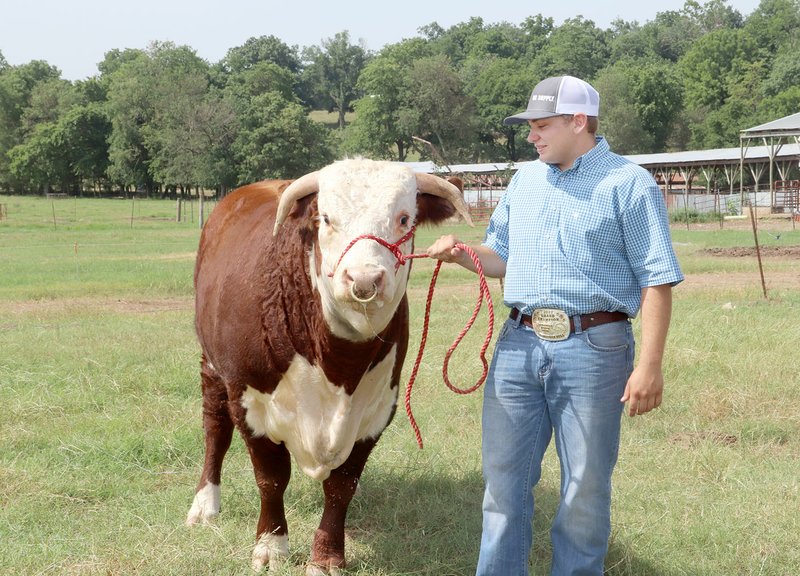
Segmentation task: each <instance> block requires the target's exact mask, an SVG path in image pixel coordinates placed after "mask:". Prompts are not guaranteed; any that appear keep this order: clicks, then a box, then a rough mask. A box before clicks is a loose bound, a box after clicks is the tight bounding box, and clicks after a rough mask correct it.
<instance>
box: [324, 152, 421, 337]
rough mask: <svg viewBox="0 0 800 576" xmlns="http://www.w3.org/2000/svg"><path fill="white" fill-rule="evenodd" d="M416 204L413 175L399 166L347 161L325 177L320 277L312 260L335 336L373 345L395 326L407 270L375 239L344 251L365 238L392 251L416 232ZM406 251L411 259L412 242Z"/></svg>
mask: <svg viewBox="0 0 800 576" xmlns="http://www.w3.org/2000/svg"><path fill="white" fill-rule="evenodd" d="M416 199H417V181H416V177H415V174H414V172H413V171H411V170H410V169H408V168H406V167H404V166H402V165H399V164H393V163H391V162H373V161H369V160H347V161H342V162H336V163H334V164H332V165H330V166H327V167H325V168H323V169H322V170H321V171H320V172H319V192H318V195H317V206H318V210H319V220H320V221H319V247H320V253H321V254H322V262H321V266H319V269H320V270H321V273H320V274H319V275H317V274H316V272H315V270H316V269H317V266H316V265H315V264H316V263H315V262H314V261H313V258H314V254H313V253H312V255H311V256H312V266H311V274H312V278H313V280H314V283H315V286H316V288H317V290H318V291H319V293H320V296H321V298H322V303H323V310H324V313H325V318H326V320H327V322H328V325H329V326H330V327H331V330H332V331H333V332H334V334H336V335H338V336H340V337H342V338H347V339H349V340H363V339H368V338H373V337H374V336H375V335H376V334H377V333H378V332H380V331H381V330H383V328H385V327H386V325H387V324H388V322H389V321H390V320H391V318H392V316H393V315H394V313H395V310H396V309H397V306H398V304H399V303H400V301H401V300H402V298H403V294H404V293H405V290H406V283H407V281H408V269H409V266H408V264H405V265H403V266H400V267H399V268H397V259H396V258H395V256H394V255H393V254H392V252H391V251H390V250H388V249H387V248H386V247H385V246H382V245H381V244H379V243H378V242H375V241H374V240H370V239H362V240H359V241H358V242H356V243H355V244H354V245H353V246H351V247H350V249H349V250H347V252H346V253H345V249H346V248H347V247H348V245H350V243H351V242H352V241H353V240H354V239H356V238H358V237H359V236H362V235H365V234H369V235H372V236H376V237H379V238H382V239H384V240H385V241H387V242H388V243H390V244H393V243H395V242H397V241H398V240H400V239H401V238H402V237H403V236H404V235H406V234H407V233H408V231H409V230H410V229H411V227H412V226H413V225H414V220H415V218H416V214H417V201H416ZM400 248H401V250H402V252H403V253H404V254H408V253H410V252H411V248H412V241H411V239H409V240H408V241H406V242H405V243H404V244H403V245H401V246H400ZM343 253H344V255H343V256H342V254H343ZM340 258H341V261H340Z"/></svg>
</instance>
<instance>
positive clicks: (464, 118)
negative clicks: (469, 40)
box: [405, 56, 476, 163]
mask: <svg viewBox="0 0 800 576" xmlns="http://www.w3.org/2000/svg"><path fill="white" fill-rule="evenodd" d="M410 82H411V90H410V94H411V109H407V110H406V111H405V112H406V114H405V117H406V118H407V120H406V121H407V122H408V124H407V126H409V127H411V128H412V131H413V133H414V135H415V136H416V137H418V138H421V139H423V140H425V141H430V142H432V144H433V145H434V147H435V150H436V152H434V151H432V150H427V151H426V150H425V149H424V148H422V149H420V152H421V153H422V155H423V156H424V157H428V158H432V159H434V160H436V161H438V162H439V163H450V162H452V161H453V160H454V159H455V158H458V157H469V156H468V155H469V154H470V153H471V152H472V148H473V146H474V144H473V143H474V139H475V134H476V130H475V126H474V120H473V118H474V102H473V100H472V98H470V97H469V96H468V95H467V94H466V93H465V92H464V88H463V85H462V83H461V79H460V78H459V77H458V75H457V74H456V73H455V71H454V70H453V68H452V67H451V66H450V62H449V61H448V59H447V58H446V57H445V56H433V57H431V58H426V59H423V60H420V61H418V62H416V63H415V64H414V67H413V68H412V69H411V71H410ZM436 154H439V155H440V156H441V157H440V158H436Z"/></svg>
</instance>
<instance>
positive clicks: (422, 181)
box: [416, 173, 473, 226]
mask: <svg viewBox="0 0 800 576" xmlns="http://www.w3.org/2000/svg"><path fill="white" fill-rule="evenodd" d="M416 176H417V190H418V191H419V194H417V222H418V223H423V222H425V221H428V222H435V223H438V222H441V221H442V220H445V219H446V218H448V217H449V216H452V215H453V213H454V212H453V211H452V210H451V208H452V209H455V211H457V212H458V213H459V214H460V215H461V217H462V218H463V219H464V221H465V222H466V223H467V224H469V225H470V226H472V225H473V224H472V218H471V217H470V215H469V207H468V206H467V204H466V202H464V194H463V187H464V185H463V182H462V181H461V179H460V178H457V177H450V178H448V179H447V180H445V179H444V178H440V177H438V176H434V175H432V174H423V173H418V174H417V175H416ZM425 196H435V197H438V198H439V199H440V200H442V201H445V202H447V203H448V204H449V205H450V208H445V207H443V206H438V205H437V203H436V202H434V201H433V199H429V200H427V201H426V200H424V197H425ZM421 198H422V200H423V201H422V202H420V199H421ZM448 212H449V216H443V214H445V213H448Z"/></svg>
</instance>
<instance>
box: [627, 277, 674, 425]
mask: <svg viewBox="0 0 800 576" xmlns="http://www.w3.org/2000/svg"><path fill="white" fill-rule="evenodd" d="M641 314H642V345H641V353H640V355H639V362H638V363H637V365H636V368H634V370H633V373H632V374H631V377H630V378H628V383H627V385H626V386H625V393H624V394H623V395H622V398H621V401H622V402H630V403H629V405H628V415H629V416H636V415H637V414H646V413H647V412H650V410H653V409H654V408H658V407H659V406H660V405H661V400H662V398H663V392H664V373H663V371H662V366H661V364H662V361H663V359H664V347H665V345H666V342H667V331H668V330H669V322H670V318H671V316H672V286H670V285H669V284H662V285H660V286H650V287H647V288H643V289H642V306H641Z"/></svg>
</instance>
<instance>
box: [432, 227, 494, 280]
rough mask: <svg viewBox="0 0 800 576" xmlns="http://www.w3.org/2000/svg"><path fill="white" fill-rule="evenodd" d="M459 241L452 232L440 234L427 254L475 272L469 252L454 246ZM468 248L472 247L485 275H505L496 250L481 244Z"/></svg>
mask: <svg viewBox="0 0 800 576" xmlns="http://www.w3.org/2000/svg"><path fill="white" fill-rule="evenodd" d="M459 243H460V241H459V240H458V239H457V238H456V237H455V236H453V235H452V234H449V235H447V236H442V237H441V238H439V239H438V240H437V241H436V242H434V243H433V244H432V245H431V246H430V248H428V250H427V254H428V256H430V257H431V258H436V259H437V260H441V261H443V262H455V263H456V264H459V265H461V266H463V267H464V268H466V269H467V270H471V271H472V272H477V269H476V268H475V263H474V262H473V261H472V258H471V257H470V255H469V253H468V252H467V251H466V250H462V249H461V248H458V247H457V246H456V244H459ZM470 248H472V250H473V251H474V252H475V254H476V255H477V256H478V259H479V260H480V261H481V266H482V267H483V273H484V274H485V275H486V276H489V277H490V278H502V277H503V276H505V275H506V262H505V260H503V259H502V258H500V256H498V255H497V252H495V251H494V250H492V249H491V248H487V247H486V246H483V245H480V246H470Z"/></svg>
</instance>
